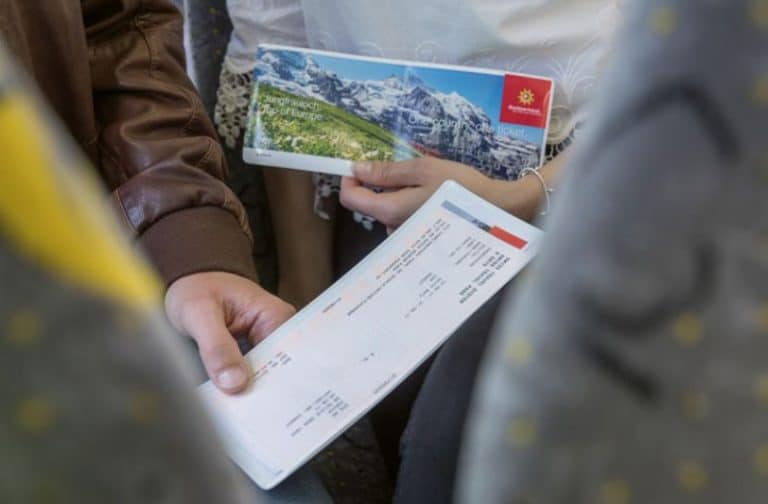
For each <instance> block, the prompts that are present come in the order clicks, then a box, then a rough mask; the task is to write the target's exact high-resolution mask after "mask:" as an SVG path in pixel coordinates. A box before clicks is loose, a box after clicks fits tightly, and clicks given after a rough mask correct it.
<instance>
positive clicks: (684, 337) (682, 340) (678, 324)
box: [673, 313, 704, 347]
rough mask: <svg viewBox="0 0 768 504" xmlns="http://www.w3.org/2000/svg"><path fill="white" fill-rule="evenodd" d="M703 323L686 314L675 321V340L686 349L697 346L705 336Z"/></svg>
mask: <svg viewBox="0 0 768 504" xmlns="http://www.w3.org/2000/svg"><path fill="white" fill-rule="evenodd" d="M703 332H704V331H703V327H702V323H701V321H700V320H699V318H698V317H696V316H695V315H693V314H691V313H684V314H683V315H680V317H678V318H677V320H675V323H674V326H673V334H674V336H675V340H676V341H677V342H678V343H679V344H680V345H681V346H684V347H692V346H695V345H697V344H698V343H699V341H701V337H702V334H703Z"/></svg>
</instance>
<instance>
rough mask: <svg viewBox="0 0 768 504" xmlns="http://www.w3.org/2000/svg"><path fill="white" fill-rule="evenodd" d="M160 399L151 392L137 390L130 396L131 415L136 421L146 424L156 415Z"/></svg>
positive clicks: (153, 419) (152, 420)
mask: <svg viewBox="0 0 768 504" xmlns="http://www.w3.org/2000/svg"><path fill="white" fill-rule="evenodd" d="M159 407H160V400H159V398H158V397H157V395H156V394H153V393H152V392H146V391H143V392H137V393H135V394H133V395H132V396H131V417H132V418H133V419H134V421H136V423H138V424H141V425H148V424H151V423H153V422H154V421H155V420H156V419H157V416H158V413H159Z"/></svg>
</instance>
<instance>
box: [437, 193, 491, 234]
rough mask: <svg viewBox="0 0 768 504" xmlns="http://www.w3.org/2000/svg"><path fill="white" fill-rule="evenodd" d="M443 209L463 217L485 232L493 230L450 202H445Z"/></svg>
mask: <svg viewBox="0 0 768 504" xmlns="http://www.w3.org/2000/svg"><path fill="white" fill-rule="evenodd" d="M442 207H443V208H445V209H446V210H448V211H449V212H451V213H453V214H455V215H457V216H459V217H461V218H462V219H464V220H465V221H468V222H470V223H471V224H474V225H475V226H477V227H479V228H480V229H482V230H483V231H490V229H491V226H489V225H488V224H486V223H485V222H482V221H481V220H478V219H477V218H475V217H474V216H473V215H470V214H469V213H467V212H465V211H464V210H462V209H461V208H459V207H457V206H456V205H454V204H453V203H451V202H450V201H448V200H445V201H443V204H442Z"/></svg>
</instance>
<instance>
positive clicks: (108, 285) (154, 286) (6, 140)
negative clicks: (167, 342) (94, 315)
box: [0, 90, 160, 308]
mask: <svg viewBox="0 0 768 504" xmlns="http://www.w3.org/2000/svg"><path fill="white" fill-rule="evenodd" d="M40 117H41V114H40V113H39V111H38V109H37V107H36V106H35V105H34V104H33V102H32V100H31V99H30V98H29V97H27V96H26V95H24V94H22V92H21V91H19V92H14V91H13V90H10V91H9V92H8V93H6V94H5V95H3V97H2V99H0V166H2V167H3V171H2V175H1V176H0V232H2V233H3V234H5V235H6V236H7V237H8V238H9V239H10V243H11V245H12V246H14V247H16V248H17V249H18V250H19V252H20V253H21V254H24V255H25V256H26V257H28V258H29V259H30V260H33V261H35V262H36V263H37V264H38V265H39V266H40V267H42V268H45V269H47V270H48V271H50V272H51V273H52V274H54V275H56V276H58V277H60V278H62V280H64V281H67V282H71V283H73V284H75V285H77V286H80V287H82V288H85V289H88V290H90V291H92V292H95V293H97V294H99V295H103V296H107V297H109V298H111V299H114V300H116V301H118V302H121V303H127V304H130V305H132V306H139V307H141V308H150V307H155V306H157V304H158V303H159V301H160V286H159V284H158V283H157V281H156V280H155V277H154V275H152V273H150V271H149V269H148V268H146V267H145V266H144V265H143V264H142V263H141V262H140V261H139V260H138V259H137V258H136V256H134V255H133V254H132V253H131V252H130V250H129V248H128V246H127V245H123V244H122V242H121V240H120V238H119V237H118V236H117V235H116V234H115V230H114V228H113V226H112V223H111V222H110V220H109V218H108V216H107V212H108V210H107V209H106V208H105V207H104V206H103V205H102V201H101V199H100V197H99V190H98V188H97V184H96V182H95V181H94V180H92V179H90V178H89V177H88V176H87V175H86V173H85V170H83V169H80V167H76V166H71V167H69V168H67V166H65V165H66V162H67V160H68V157H67V156H66V154H67V153H62V152H60V151H59V150H58V149H56V142H54V141H53V140H52V138H53V135H52V134H51V133H50V131H49V130H48V128H47V127H45V126H44V125H43V123H42V121H41V119H40Z"/></svg>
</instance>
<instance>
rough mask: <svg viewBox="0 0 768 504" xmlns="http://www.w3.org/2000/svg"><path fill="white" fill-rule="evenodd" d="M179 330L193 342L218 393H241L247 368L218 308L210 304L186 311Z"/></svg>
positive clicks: (248, 373) (246, 382)
mask: <svg viewBox="0 0 768 504" xmlns="http://www.w3.org/2000/svg"><path fill="white" fill-rule="evenodd" d="M181 326H182V329H183V330H184V332H186V333H187V334H189V336H190V337H192V339H194V340H195V341H196V342H197V347H198V351H199V352H200V358H201V359H202V361H203V365H204V366H205V370H206V372H207V373H208V377H209V378H210V379H211V380H212V381H213V383H214V384H215V385H216V386H217V387H218V388H219V389H221V390H222V391H223V392H226V393H228V394H236V393H238V392H241V391H242V390H243V389H245V387H246V386H247V385H248V382H249V380H250V368H249V367H248V365H247V363H246V362H245V359H244V358H243V355H242V354H241V353H240V348H239V346H238V344H237V341H236V340H235V338H234V336H232V334H231V333H230V332H229V330H228V329H227V325H226V323H225V321H224V312H223V310H222V308H221V307H220V306H218V305H217V304H216V303H214V302H210V303H205V304H202V305H201V306H196V307H195V308H194V309H189V310H186V311H185V313H184V315H183V316H182V320H181Z"/></svg>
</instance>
